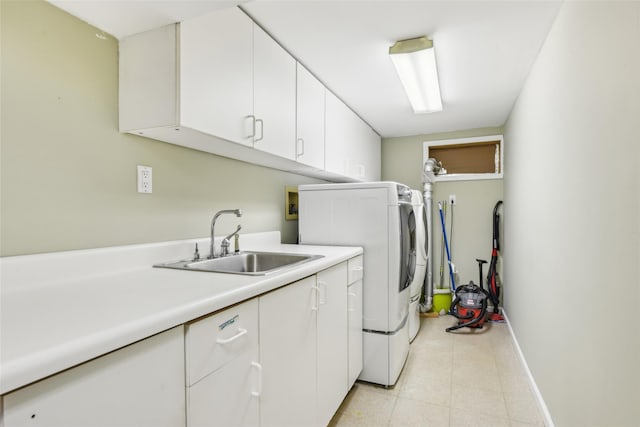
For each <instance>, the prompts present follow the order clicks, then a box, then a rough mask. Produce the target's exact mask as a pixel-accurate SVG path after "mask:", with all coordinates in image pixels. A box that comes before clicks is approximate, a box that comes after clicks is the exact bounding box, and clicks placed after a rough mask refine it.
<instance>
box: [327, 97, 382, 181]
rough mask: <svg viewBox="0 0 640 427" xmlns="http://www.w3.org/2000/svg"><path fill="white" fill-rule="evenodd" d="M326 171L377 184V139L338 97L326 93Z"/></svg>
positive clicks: (378, 170)
mask: <svg viewBox="0 0 640 427" xmlns="http://www.w3.org/2000/svg"><path fill="white" fill-rule="evenodd" d="M325 102H326V123H325V169H326V170H327V171H329V172H334V173H337V174H341V175H346V176H348V177H351V178H354V179H356V180H360V181H379V180H380V162H381V159H380V136H379V135H378V134H376V133H375V132H374V131H373V129H371V128H370V127H369V126H368V125H367V124H366V123H365V122H363V121H362V119H360V117H358V116H357V115H356V114H355V113H354V112H353V111H352V110H351V109H350V108H349V107H347V106H346V105H345V104H344V103H343V102H342V101H341V100H340V99H338V97H337V96H335V95H334V94H333V93H331V92H329V91H327V93H326V101H325Z"/></svg>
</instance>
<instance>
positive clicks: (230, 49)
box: [119, 7, 380, 181]
mask: <svg viewBox="0 0 640 427" xmlns="http://www.w3.org/2000/svg"><path fill="white" fill-rule="evenodd" d="M119 55H120V58H119V59H120V64H119V65H120V75H119V78H120V88H119V98H120V111H119V115H120V131H122V132H130V133H133V134H137V135H142V136H146V137H148V138H154V139H157V140H160V141H165V142H170V143H173V144H177V145H182V146H186V147H190V148H194V149H196V150H201V151H206V152H209V153H214V154H218V155H221V156H224V157H230V158H233V159H238V160H242V161H246V162H249V163H254V164H258V165H262V166H267V167H271V168H275V169H280V170H285V171H292V172H296V173H301V174H304V175H308V176H313V177H318V178H323V179H329V180H334V181H335V180H338V181H342V180H348V181H353V180H379V179H380V164H379V163H380V161H379V159H380V152H379V151H380V138H379V136H378V135H376V134H375V132H373V131H372V130H371V129H370V128H369V126H368V125H366V123H364V122H363V121H362V120H361V119H360V118H359V117H358V116H357V115H356V114H355V113H353V112H352V111H351V110H350V109H349V108H348V107H346V106H345V105H344V104H343V103H342V102H341V101H339V100H338V99H337V98H335V96H333V95H332V94H330V93H329V92H328V91H327V90H326V88H325V87H324V86H323V85H322V84H321V83H320V82H319V81H318V80H317V79H315V78H314V77H313V76H312V75H311V74H310V73H309V72H308V71H307V70H306V69H304V67H302V66H299V64H297V62H296V60H295V58H293V57H292V56H291V55H289V54H288V53H287V51H285V50H284V49H283V48H282V46H280V45H279V44H278V43H277V42H276V41H275V40H273V39H272V38H271V37H270V36H269V35H268V34H267V33H266V32H265V31H264V30H262V28H260V27H259V26H258V25H257V24H256V23H254V22H253V21H252V20H251V19H250V18H249V17H248V16H247V15H246V14H245V13H244V12H242V10H241V9H239V8H237V7H234V8H227V9H218V10H215V11H213V12H211V13H208V14H206V15H202V16H199V17H195V18H191V19H188V20H186V21H183V22H181V23H179V24H173V25H168V26H165V27H161V28H157V29H153V30H150V31H147V32H144V33H140V34H135V35H132V36H130V37H126V38H124V39H123V40H121V41H120V51H119ZM325 92H327V95H326V96H327V97H329V95H331V100H332V101H331V102H330V101H329V98H328V99H327V101H326V104H327V105H326V106H325ZM334 98H335V99H334ZM367 141H373V142H367ZM375 149H377V150H378V152H377V153H373V151H372V150H375ZM376 159H377V160H376Z"/></svg>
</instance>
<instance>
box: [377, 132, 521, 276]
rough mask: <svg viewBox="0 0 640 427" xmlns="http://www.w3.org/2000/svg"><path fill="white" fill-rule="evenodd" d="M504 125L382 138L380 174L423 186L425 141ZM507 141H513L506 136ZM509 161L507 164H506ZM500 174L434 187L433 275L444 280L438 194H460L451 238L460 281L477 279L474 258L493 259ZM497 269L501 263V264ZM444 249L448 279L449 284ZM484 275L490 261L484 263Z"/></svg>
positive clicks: (465, 135)
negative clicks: (495, 177)
mask: <svg viewBox="0 0 640 427" xmlns="http://www.w3.org/2000/svg"><path fill="white" fill-rule="evenodd" d="M502 132H503V129H502V128H500V127H497V128H482V129H471V130H467V131H458V132H446V133H437V134H429V135H415V136H407V137H399V138H385V139H383V140H382V179H383V180H388V181H398V182H402V183H404V184H407V185H408V186H410V187H411V188H415V189H417V190H420V191H422V190H423V188H422V150H423V143H424V142H425V141H437V140H446V139H457V138H470V137H477V136H489V135H499V134H502ZM504 144H505V145H507V144H509V141H507V140H505V141H504ZM506 167H508V165H506ZM502 181H503V180H502V179H491V180H478V181H447V182H438V183H436V184H435V186H434V190H433V200H434V204H433V211H432V212H433V219H434V222H433V235H434V240H433V241H434V250H433V253H434V258H433V259H434V281H435V283H436V286H438V285H439V283H440V279H439V276H440V265H441V264H442V254H441V247H442V243H441V242H442V231H441V230H442V228H441V225H440V217H439V212H438V205H437V201H438V200H445V201H448V200H449V195H455V196H456V203H457V204H456V205H455V206H454V208H453V216H454V220H453V224H454V228H453V238H451V236H449V238H450V242H451V246H452V251H451V258H452V261H453V263H454V265H455V266H456V270H457V271H458V274H457V276H456V279H455V280H456V284H460V283H468V282H469V281H470V280H473V281H474V282H475V283H478V264H477V263H476V261H475V260H476V258H480V259H485V260H487V261H489V260H490V259H491V234H492V228H493V222H492V215H493V207H494V205H495V203H496V202H497V201H498V200H501V199H502V195H503V190H502V187H503V184H502ZM450 213H451V210H449V214H448V215H447V233H449V231H450V228H449V227H450V224H451V222H450ZM499 267H500V269H499V272H500V271H501V267H502V265H501V264H499ZM447 271H448V270H447V264H446V255H445V264H444V283H445V287H447V286H449V283H450V282H449V280H448V274H447ZM484 271H485V276H486V271H487V267H486V266H485V269H484Z"/></svg>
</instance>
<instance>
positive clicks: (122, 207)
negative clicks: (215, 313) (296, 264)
mask: <svg viewBox="0 0 640 427" xmlns="http://www.w3.org/2000/svg"><path fill="white" fill-rule="evenodd" d="M1 19H2V21H1V31H2V34H1V37H2V41H1V43H2V69H1V72H2V82H1V85H2V86H1V93H2V101H1V102H2V104H1V108H2V110H1V114H2V116H1V121H2V129H1V152H0V155H1V165H0V166H1V175H0V180H1V182H0V184H1V188H0V191H1V192H0V196H1V199H0V209H1V210H0V254H1V255H2V256H8V255H18V254H31V253H40V252H51V251H62V250H71V249H82V248H94V247H105V246H113V245H123V244H131V243H143V242H155V241H167V240H174V239H187V238H193V237H201V236H206V235H208V233H209V227H210V221H211V217H212V216H213V214H214V213H215V212H216V211H218V210H220V209H229V208H242V209H244V210H245V215H244V216H243V217H242V218H239V219H236V218H231V217H229V218H222V219H221V220H220V221H219V224H220V225H219V228H217V230H216V234H223V233H226V232H227V231H231V230H232V229H234V228H235V225H236V224H237V223H241V224H242V226H243V232H259V231H268V230H280V231H281V232H282V236H283V241H285V242H295V240H296V237H297V221H285V219H284V187H285V185H298V184H303V183H314V182H321V181H318V180H315V179H311V178H306V177H303V176H299V175H295V174H290V173H284V172H280V171H276V170H272V169H268V168H263V167H258V166H253V165H250V164H247V163H243V162H238V161H234V160H230V159H226V158H222V157H219V156H215V155H212V154H207V153H203V152H198V151H194V150H191V149H187V148H183V147H178V146H174V145H170V144H166V143H162V142H157V141H153V140H150V139H146V138H142V137H138V136H133V135H128V134H121V133H119V132H118V42H117V40H115V39H114V38H112V37H111V36H109V35H104V34H102V32H101V31H99V30H97V29H95V28H94V27H92V26H90V25H88V24H86V23H84V22H82V21H80V20H79V19H77V18H75V17H73V16H71V15H69V14H67V13H66V12H63V11H61V10H59V9H57V8H56V7H54V6H52V5H50V4H49V3H46V2H44V1H39V0H37V1H6V0H2V2H1ZM96 34H99V35H100V36H105V37H106V38H103V37H98V36H97V35H96ZM136 165H147V166H151V167H152V168H153V194H151V195H145V194H138V193H137V188H136Z"/></svg>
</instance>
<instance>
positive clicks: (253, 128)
mask: <svg viewBox="0 0 640 427" xmlns="http://www.w3.org/2000/svg"><path fill="white" fill-rule="evenodd" d="M247 118H248V119H251V135H249V136H248V138H251V139H253V138H254V137H255V136H256V116H254V115H253V114H250V115H248V116H247Z"/></svg>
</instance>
